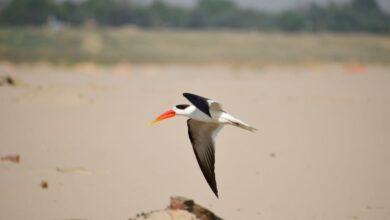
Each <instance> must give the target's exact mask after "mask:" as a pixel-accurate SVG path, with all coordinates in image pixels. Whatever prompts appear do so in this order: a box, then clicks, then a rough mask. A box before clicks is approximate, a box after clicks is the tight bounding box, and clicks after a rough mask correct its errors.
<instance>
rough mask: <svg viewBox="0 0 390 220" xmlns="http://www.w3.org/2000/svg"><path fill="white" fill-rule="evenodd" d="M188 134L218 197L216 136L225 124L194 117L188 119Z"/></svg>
mask: <svg viewBox="0 0 390 220" xmlns="http://www.w3.org/2000/svg"><path fill="white" fill-rule="evenodd" d="M187 126H188V136H189V137H190V140H191V144H192V147H193V149H194V153H195V156H196V160H197V161H198V164H199V167H200V169H201V170H202V173H203V175H204V177H205V178H206V181H207V183H208V184H209V186H210V187H211V189H212V190H213V192H214V194H215V195H216V196H217V197H218V189H217V182H216V180H215V172H214V164H215V148H214V138H215V136H216V135H217V134H218V132H219V131H220V130H221V128H222V127H223V125H219V124H215V123H206V122H201V121H197V120H194V119H189V120H187Z"/></svg>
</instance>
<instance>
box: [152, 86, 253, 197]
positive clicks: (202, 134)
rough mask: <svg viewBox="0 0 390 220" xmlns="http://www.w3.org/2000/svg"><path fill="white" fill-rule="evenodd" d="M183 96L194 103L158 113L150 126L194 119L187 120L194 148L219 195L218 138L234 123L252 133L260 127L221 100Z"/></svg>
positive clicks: (207, 178) (206, 176)
mask: <svg viewBox="0 0 390 220" xmlns="http://www.w3.org/2000/svg"><path fill="white" fill-rule="evenodd" d="M183 96H184V97H185V98H187V99H188V101H190V102H191V104H192V105H188V104H180V105H176V106H174V107H173V108H172V109H170V110H168V111H166V112H164V113H163V114H161V115H160V116H158V117H157V118H156V119H155V120H154V121H152V122H151V123H150V125H153V124H155V123H157V122H158V121H161V120H164V119H167V118H171V117H174V116H176V115H181V116H185V117H188V118H190V119H188V120H187V126H188V136H189V138H190V141H191V144H192V147H193V149H194V153H195V156H196V160H197V161H198V164H199V167H200V169H201V170H202V173H203V175H204V177H205V178H206V181H207V183H208V184H209V186H210V187H211V189H212V190H213V192H214V194H215V195H216V196H217V197H218V189H217V182H216V180H215V172H214V164H215V144H214V139H215V137H216V136H217V134H218V132H219V131H220V130H221V129H222V128H223V126H224V125H233V126H236V127H239V128H243V129H245V130H248V131H252V132H254V131H256V128H254V127H252V126H250V125H248V124H246V123H244V122H243V121H241V120H239V119H237V118H235V117H233V116H232V115H230V114H229V113H227V112H225V111H224V110H222V105H221V104H220V103H219V102H217V101H214V100H211V99H208V98H204V97H202V96H198V95H195V94H191V93H183Z"/></svg>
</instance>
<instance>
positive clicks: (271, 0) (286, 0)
mask: <svg viewBox="0 0 390 220" xmlns="http://www.w3.org/2000/svg"><path fill="white" fill-rule="evenodd" d="M134 1H137V2H143V3H145V2H151V1H153V0H134ZM163 1H165V2H169V3H174V4H176V5H183V6H191V5H194V4H195V3H196V2H197V0H163ZM232 1H234V2H236V3H237V4H238V5H240V6H243V7H256V8H258V9H264V10H272V11H280V10H283V9H286V8H294V7H299V6H301V5H306V4H308V3H313V2H316V3H318V4H326V3H329V2H337V3H346V2H348V1H350V0H232ZM376 1H377V2H378V4H379V5H380V6H381V8H382V9H384V10H386V11H387V12H390V0H376Z"/></svg>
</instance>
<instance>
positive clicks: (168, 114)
mask: <svg viewBox="0 0 390 220" xmlns="http://www.w3.org/2000/svg"><path fill="white" fill-rule="evenodd" d="M175 115H176V112H174V111H173V110H168V111H166V112H164V113H162V114H161V115H160V116H158V117H157V118H156V119H154V121H152V122H150V124H149V125H154V124H156V123H157V122H159V121H161V120H164V119H167V118H172V117H174V116H175Z"/></svg>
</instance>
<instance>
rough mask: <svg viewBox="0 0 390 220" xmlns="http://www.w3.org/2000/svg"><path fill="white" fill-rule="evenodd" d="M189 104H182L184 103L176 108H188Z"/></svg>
mask: <svg viewBox="0 0 390 220" xmlns="http://www.w3.org/2000/svg"><path fill="white" fill-rule="evenodd" d="M188 106H189V105H186V104H182V105H176V108H178V109H181V110H184V109H186V108H187V107H188Z"/></svg>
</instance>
